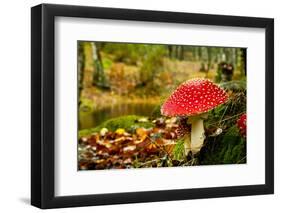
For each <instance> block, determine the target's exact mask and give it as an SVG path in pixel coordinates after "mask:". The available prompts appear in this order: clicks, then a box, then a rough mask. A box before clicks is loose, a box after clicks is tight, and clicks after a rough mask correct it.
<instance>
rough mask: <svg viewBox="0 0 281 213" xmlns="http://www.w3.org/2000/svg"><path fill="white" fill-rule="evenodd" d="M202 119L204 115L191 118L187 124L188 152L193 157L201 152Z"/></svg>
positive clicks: (202, 138)
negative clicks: (188, 128) (189, 130)
mask: <svg viewBox="0 0 281 213" xmlns="http://www.w3.org/2000/svg"><path fill="white" fill-rule="evenodd" d="M203 118H206V115H203V116H202V115H201V116H193V117H190V118H189V119H188V122H189V123H190V124H191V144H190V150H191V152H192V154H193V155H195V154H196V153H198V152H199V151H200V150H201V148H202V146H203V143H204V140H205V130H204V123H203Z"/></svg>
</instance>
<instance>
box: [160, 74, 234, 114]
mask: <svg viewBox="0 0 281 213" xmlns="http://www.w3.org/2000/svg"><path fill="white" fill-rule="evenodd" d="M227 100H228V96H227V94H226V92H225V91H224V90H223V89H221V88H220V87H219V86H217V85H216V84H214V83H213V82H212V81H210V80H208V79H191V80H188V81H186V82H184V83H182V84H181V85H180V86H178V88H177V89H176V90H175V91H174V92H173V93H172V95H171V96H170V97H169V98H168V99H167V100H166V102H165V103H164V104H163V105H162V107H161V114H162V115H165V116H192V115H198V114H201V113H204V112H207V111H209V110H211V109H214V108H215V107H216V106H218V105H220V104H223V103H225V102H226V101H227Z"/></svg>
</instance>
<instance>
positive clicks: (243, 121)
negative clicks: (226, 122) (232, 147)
mask: <svg viewBox="0 0 281 213" xmlns="http://www.w3.org/2000/svg"><path fill="white" fill-rule="evenodd" d="M237 126H238V129H239V132H240V135H241V136H242V137H243V138H246V135H247V115H246V114H243V115H241V116H240V118H239V119H238V120H237Z"/></svg>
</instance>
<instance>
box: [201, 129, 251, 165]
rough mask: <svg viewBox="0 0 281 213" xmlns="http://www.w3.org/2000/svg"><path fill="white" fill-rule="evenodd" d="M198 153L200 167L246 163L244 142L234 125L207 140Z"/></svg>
mask: <svg viewBox="0 0 281 213" xmlns="http://www.w3.org/2000/svg"><path fill="white" fill-rule="evenodd" d="M207 141H208V142H207V144H206V146H205V147H204V148H202V150H201V153H200V164H201V165H214V164H237V163H246V142H245V141H244V139H243V138H241V136H240V134H239V131H238V128H237V127H236V125H234V126H232V127H230V128H229V129H228V131H227V132H226V133H225V134H223V135H221V136H219V137H213V138H211V137H210V138H208V140H207Z"/></svg>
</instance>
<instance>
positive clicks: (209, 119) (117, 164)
mask: <svg viewBox="0 0 281 213" xmlns="http://www.w3.org/2000/svg"><path fill="white" fill-rule="evenodd" d="M246 56H247V49H246V48H241V47H217V46H200V45H198V46H191V45H173V44H142V43H117V42H100V41H99V42H96V41H78V42H77V76H78V77H77V85H78V88H77V93H78V100H77V110H78V133H77V135H78V140H77V143H78V144H77V149H78V150H77V153H78V159H77V161H78V162H77V163H78V170H104V169H132V168H158V167H184V166H205V165H222V164H225V165H227V164H245V163H247V152H246V146H247V145H246V143H247V131H246V129H247V115H246V109H247V104H246V103H247V70H246V61H247V60H246Z"/></svg>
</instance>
